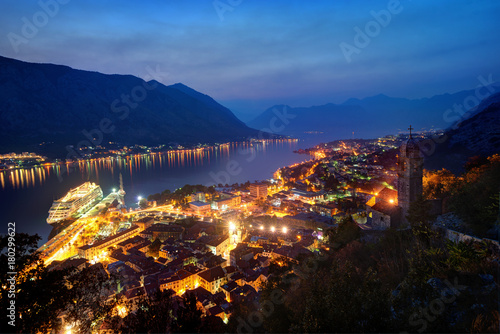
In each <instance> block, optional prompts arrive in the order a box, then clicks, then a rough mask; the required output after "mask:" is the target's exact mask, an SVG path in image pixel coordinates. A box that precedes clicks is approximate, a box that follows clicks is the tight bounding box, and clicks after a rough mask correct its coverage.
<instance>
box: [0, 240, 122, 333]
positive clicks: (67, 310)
mask: <svg viewBox="0 0 500 334" xmlns="http://www.w3.org/2000/svg"><path fill="white" fill-rule="evenodd" d="M8 238H9V236H2V237H1V239H0V246H1V247H0V249H1V253H0V265H2V266H3V268H7V266H8V256H7V255H8V253H7V250H8V248H9V247H10V246H9V239H8ZM14 240H15V248H16V270H15V271H17V277H16V284H15V289H16V294H15V301H16V318H17V321H16V327H15V328H12V330H13V331H18V332H23V333H26V332H27V333H36V332H44V333H45V332H51V331H60V330H61V326H62V322H61V318H64V321H65V323H69V324H73V325H74V330H75V331H78V332H79V333H86V332H89V331H90V330H91V328H92V327H91V324H92V323H96V324H97V323H98V322H99V321H100V320H101V319H103V317H105V316H106V315H107V314H109V312H110V310H111V309H112V308H113V303H108V302H107V298H108V296H109V294H110V290H109V284H110V283H111V281H110V279H109V277H108V276H107V274H106V272H105V271H104V270H103V268H99V266H93V267H90V268H88V269H84V270H83V271H82V272H79V271H78V270H77V269H76V268H68V269H64V270H50V271H49V270H48V269H47V268H46V267H45V265H44V261H43V260H42V259H41V257H40V253H39V252H37V251H36V247H37V242H38V240H40V237H39V236H38V235H34V236H31V235H28V234H25V233H17V234H15V237H14ZM101 267H102V266H101ZM101 269H102V270H101ZM10 276H12V275H10V274H7V271H2V272H1V273H0V277H1V281H2V284H4V283H3V282H8V281H7V279H9V278H11V277H10ZM0 296H1V299H0V304H1V305H2V307H5V308H4V309H5V310H6V309H7V307H8V304H9V303H10V300H11V298H9V296H8V290H6V289H2V293H1V295H0ZM1 317H2V318H3V319H2V321H4V322H3V323H4V324H6V323H7V321H8V319H7V318H6V314H5V312H4V313H2V316H1ZM20 319H22V321H20Z"/></svg>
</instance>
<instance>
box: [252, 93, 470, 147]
mask: <svg viewBox="0 0 500 334" xmlns="http://www.w3.org/2000/svg"><path fill="white" fill-rule="evenodd" d="M474 94H475V92H474V90H468V91H461V92H458V93H454V94H442V95H436V96H433V97H431V98H423V99H413V100H410V99H404V98H393V97H389V96H386V95H383V94H380V95H376V96H372V97H367V98H364V99H355V98H351V99H348V100H347V101H345V102H344V103H342V104H333V103H329V104H325V105H321V106H313V107H301V108H292V107H288V106H287V107H286V108H287V112H288V113H289V114H290V115H294V116H295V118H293V119H290V122H289V124H287V125H286V127H284V128H283V129H282V131H280V132H278V133H280V134H287V135H294V136H302V135H304V133H306V132H311V131H321V132H325V133H328V134H331V135H332V136H335V137H336V138H351V136H352V132H354V137H356V138H370V137H377V136H383V135H386V134H388V133H397V132H398V130H400V129H401V130H403V131H406V128H407V127H408V125H410V124H411V125H412V126H413V127H414V128H416V129H417V130H420V129H427V130H429V129H431V128H436V129H446V128H448V127H449V126H450V125H451V121H450V120H449V119H448V118H449V117H448V115H449V114H448V113H447V110H449V109H452V108H453V106H454V105H455V104H458V105H462V104H464V101H465V100H466V98H468V97H470V96H474ZM283 108H284V106H283V105H277V106H274V107H271V108H269V109H267V110H266V111H264V112H263V113H262V114H260V115H259V116H257V117H256V118H255V119H254V120H252V121H250V122H247V125H248V126H250V127H253V128H256V129H262V128H269V125H270V122H271V120H272V119H273V117H275V116H276V112H277V111H281V110H282V109H283ZM318 120H320V121H318Z"/></svg>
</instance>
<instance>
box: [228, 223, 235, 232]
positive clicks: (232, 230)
mask: <svg viewBox="0 0 500 334" xmlns="http://www.w3.org/2000/svg"><path fill="white" fill-rule="evenodd" d="M235 229H236V226H235V225H234V223H229V232H231V233H232V232H234V230H235Z"/></svg>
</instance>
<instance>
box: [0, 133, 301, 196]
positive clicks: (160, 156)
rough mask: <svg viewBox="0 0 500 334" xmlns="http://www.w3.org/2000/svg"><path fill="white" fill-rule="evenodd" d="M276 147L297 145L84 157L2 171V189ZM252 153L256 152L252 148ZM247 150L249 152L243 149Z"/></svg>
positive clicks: (197, 162) (194, 163) (205, 161)
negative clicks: (73, 160) (75, 175)
mask: <svg viewBox="0 0 500 334" xmlns="http://www.w3.org/2000/svg"><path fill="white" fill-rule="evenodd" d="M270 145H271V146H273V148H283V147H285V146H288V148H295V147H296V145H297V141H296V140H287V139H281V140H272V141H263V142H258V143H253V144H252V143H250V142H243V143H236V142H232V143H227V144H223V145H220V146H211V147H206V148H203V149H195V150H177V151H169V152H161V153H158V152H157V153H149V154H135V155H129V156H125V157H122V156H113V157H109V158H99V159H90V160H83V161H79V162H72V163H60V164H42V165H41V166H35V167H30V168H24V169H10V170H4V171H1V172H0V187H1V188H0V189H2V190H8V189H14V190H15V189H25V188H33V187H37V186H41V185H43V184H44V183H45V182H46V181H47V180H48V179H51V178H53V177H56V178H58V179H59V181H62V180H63V179H64V178H65V177H66V176H67V175H69V174H72V173H75V172H77V173H79V174H81V176H82V179H88V178H92V179H96V180H99V173H100V172H108V173H111V175H112V176H114V175H115V174H116V173H122V174H125V173H128V174H129V176H130V178H132V177H133V175H134V173H142V172H147V171H149V170H156V169H164V168H174V169H177V168H184V167H202V166H206V165H210V164H213V163H217V162H219V161H220V160H224V159H228V158H229V157H231V156H233V155H235V154H238V153H241V152H250V151H257V152H258V151H261V152H262V153H263V154H265V153H266V148H267V147H268V146H270ZM252 153H253V152H252ZM244 154H246V153H244Z"/></svg>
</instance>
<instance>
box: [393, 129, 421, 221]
mask: <svg viewBox="0 0 500 334" xmlns="http://www.w3.org/2000/svg"><path fill="white" fill-rule="evenodd" d="M408 130H410V136H409V138H408V140H406V141H404V142H403V144H401V147H400V153H399V156H398V205H399V206H400V207H401V221H402V222H403V223H406V222H407V219H406V216H407V215H408V210H409V208H410V204H411V203H412V202H414V201H415V200H416V199H417V198H418V197H420V196H422V177H423V172H424V156H423V154H422V152H421V151H420V147H419V146H418V142H417V141H416V140H415V139H413V136H412V133H411V130H413V128H412V127H411V125H410V127H409V129H408Z"/></svg>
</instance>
